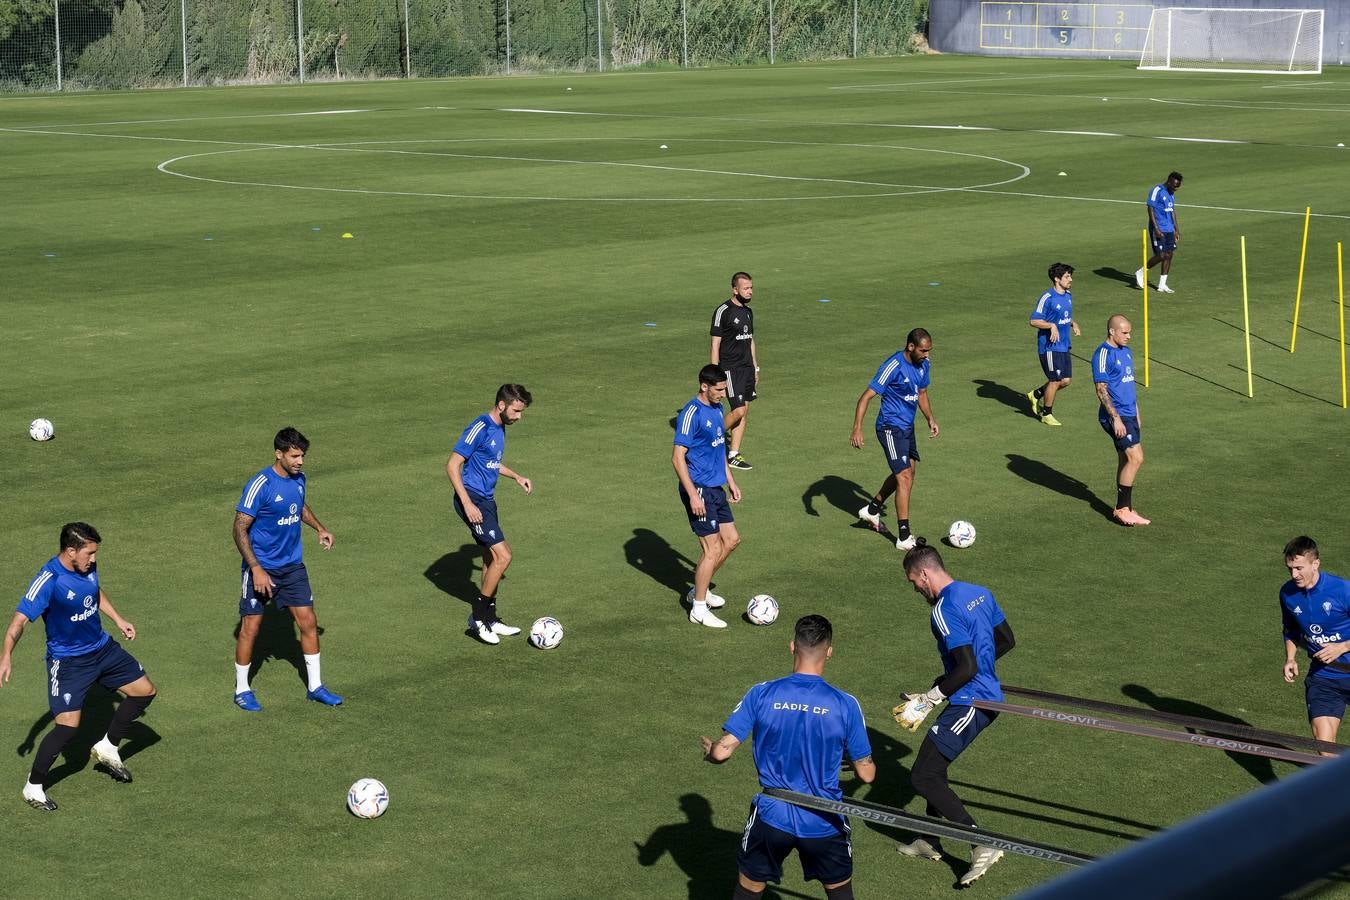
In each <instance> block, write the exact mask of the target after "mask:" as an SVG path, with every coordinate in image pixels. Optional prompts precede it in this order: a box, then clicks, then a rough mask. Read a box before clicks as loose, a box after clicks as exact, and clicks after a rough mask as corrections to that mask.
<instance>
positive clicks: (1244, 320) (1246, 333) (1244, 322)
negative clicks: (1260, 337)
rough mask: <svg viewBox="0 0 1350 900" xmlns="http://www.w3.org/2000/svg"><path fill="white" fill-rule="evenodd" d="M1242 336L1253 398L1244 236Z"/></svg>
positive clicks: (1245, 240)
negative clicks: (1244, 342)
mask: <svg viewBox="0 0 1350 900" xmlns="http://www.w3.org/2000/svg"><path fill="white" fill-rule="evenodd" d="M1242 335H1243V337H1244V338H1245V339H1246V341H1247V396H1248V397H1250V396H1252V323H1251V317H1250V316H1249V315H1248V314H1247V236H1246V235H1245V234H1244V235H1243V236H1242Z"/></svg>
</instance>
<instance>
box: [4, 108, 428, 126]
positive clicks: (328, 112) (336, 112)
mask: <svg viewBox="0 0 1350 900" xmlns="http://www.w3.org/2000/svg"><path fill="white" fill-rule="evenodd" d="M453 108H454V107H448V106H435V107H423V109H453ZM367 112H378V110H374V109H316V110H311V111H309V112H289V113H254V114H251V115H239V116H180V117H178V118H174V119H126V120H123V121H120V122H71V123H68V124H62V125H41V124H39V125H25V126H23V128H24V129H43V128H97V127H101V126H104V125H171V124H173V123H175V122H215V121H229V120H231V119H290V118H295V117H297V116H341V115H349V114H351V113H367ZM0 130H11V129H0ZM13 130H19V129H17V128H16V129H13Z"/></svg>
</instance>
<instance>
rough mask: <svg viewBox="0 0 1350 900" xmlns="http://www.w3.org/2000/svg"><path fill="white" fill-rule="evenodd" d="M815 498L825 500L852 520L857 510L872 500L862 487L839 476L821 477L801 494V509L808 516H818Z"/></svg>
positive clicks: (856, 514)
mask: <svg viewBox="0 0 1350 900" xmlns="http://www.w3.org/2000/svg"><path fill="white" fill-rule="evenodd" d="M817 497H823V498H825V502H827V503H829V504H830V505H831V506H833V507H834V508H835V509H837V510H839V511H840V512H843V513H847V514H848V515H849V517H850V518H853V519H856V518H858V510H860V509H862V508H863V507H864V506H866V505H867V504H868V502H869V501H870V500H871V499H872V495H871V494H869V493H867V491H866V490H864V489H863V486H862V485H860V484H858V483H857V482H856V481H850V480H849V479H847V478H844V477H842V476H839V475H823V476H821V477H820V478H818V479H817V480H816V481H814V482H812V484H811V486H810V487H808V488H807V489H806V490H805V491H803V492H802V509H804V510H805V511H806V514H807V515H808V516H816V517H819V516H820V513H819V512H817V511H816V506H815V500H816V498H817Z"/></svg>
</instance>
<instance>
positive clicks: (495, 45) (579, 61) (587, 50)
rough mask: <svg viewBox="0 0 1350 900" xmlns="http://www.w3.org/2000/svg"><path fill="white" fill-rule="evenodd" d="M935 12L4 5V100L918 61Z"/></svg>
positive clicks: (245, 0)
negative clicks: (149, 90)
mask: <svg viewBox="0 0 1350 900" xmlns="http://www.w3.org/2000/svg"><path fill="white" fill-rule="evenodd" d="M916 4H917V6H918V11H917V12H916ZM926 9H927V3H926V2H924V0H0V91H52V90H93V89H108V88H123V89H124V88H142V87H167V86H176V85H181V86H189V85H208V84H250V83H274V82H287V81H308V80H315V79H322V80H335V79H348V78H353V79H354V78H416V77H422V78H425V77H437V76H446V75H483V74H498V73H504V74H510V73H513V72H541V71H578V72H580V71H595V70H599V71H607V70H609V69H619V68H631V67H635V66H663V65H664V66H707V65H726V64H740V63H760V62H768V63H773V62H788V61H797V60H808V59H830V58H844V57H856V56H890V55H895V54H899V53H905V52H908V51H909V49H910V47H911V40H912V38H913V35H914V32H915V26H916V16H921V15H924V14H925V13H926ZM918 24H919V25H920V27H921V23H918Z"/></svg>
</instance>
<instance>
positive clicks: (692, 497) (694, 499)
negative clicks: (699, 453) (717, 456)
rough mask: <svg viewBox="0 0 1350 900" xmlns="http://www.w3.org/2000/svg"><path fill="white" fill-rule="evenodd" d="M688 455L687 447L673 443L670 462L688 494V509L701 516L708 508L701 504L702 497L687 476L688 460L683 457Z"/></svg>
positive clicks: (706, 512)
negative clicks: (673, 450) (673, 449)
mask: <svg viewBox="0 0 1350 900" xmlns="http://www.w3.org/2000/svg"><path fill="white" fill-rule="evenodd" d="M688 455H689V448H688V447H681V446H680V445H679V444H676V445H675V452H674V453H672V454H671V458H670V464H671V465H672V466H674V467H675V475H676V477H677V478H679V479H680V487H682V488H684V492H685V493H686V494H687V495H688V496H689V511H690V512H692V513H693V514H694V515H696V516H698V517H700V518H702V517H703V516H705V515H707V514H708V508H707V507H706V506H704V505H703V498H702V497H701V496H700V495H699V492H698V491H697V490H695V489H694V480H693V479H692V478H690V477H689V461H688V460H687V459H685V457H686V456H688Z"/></svg>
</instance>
